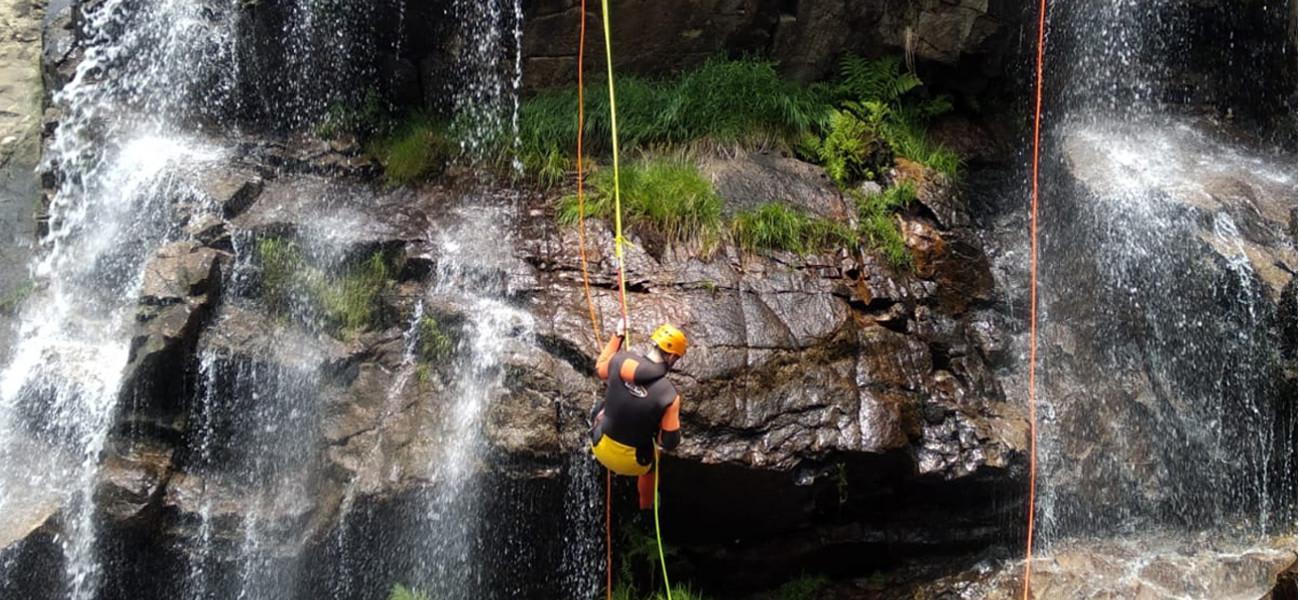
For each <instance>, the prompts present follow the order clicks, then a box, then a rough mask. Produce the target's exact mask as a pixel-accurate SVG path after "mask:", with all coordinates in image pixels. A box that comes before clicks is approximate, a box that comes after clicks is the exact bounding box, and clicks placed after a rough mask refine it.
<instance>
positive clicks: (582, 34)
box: [578, 0, 600, 352]
mask: <svg viewBox="0 0 1300 600" xmlns="http://www.w3.org/2000/svg"><path fill="white" fill-rule="evenodd" d="M579 12H580V14H581V16H579V17H578V256H580V257H581V258H582V289H583V293H584V294H585V295H586V296H587V312H588V314H589V315H590V316H591V334H592V337H593V338H594V339H595V340H596V351H597V352H600V323H599V319H597V317H596V303H595V302H593V301H592V300H591V276H590V275H588V273H587V227H586V222H585V220H586V216H587V210H586V198H585V196H583V193H582V182H583V179H584V177H585V175H586V174H585V173H584V172H583V170H582V133H583V127H584V124H585V122H584V120H583V117H584V115H583V108H584V107H583V98H582V61H583V52H584V50H585V49H586V47H587V0H582V7H581V9H580V10H579Z"/></svg>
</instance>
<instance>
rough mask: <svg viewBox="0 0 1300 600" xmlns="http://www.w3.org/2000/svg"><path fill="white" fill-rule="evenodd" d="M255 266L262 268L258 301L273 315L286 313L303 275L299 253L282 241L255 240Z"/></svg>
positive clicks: (276, 239)
mask: <svg viewBox="0 0 1300 600" xmlns="http://www.w3.org/2000/svg"><path fill="white" fill-rule="evenodd" d="M256 252H257V262H258V264H259V265H261V267H262V301H263V302H264V303H266V306H267V307H268V308H270V309H271V310H273V311H277V312H288V311H289V310H290V306H289V305H290V302H291V301H292V300H293V298H294V295H295V291H296V290H295V288H297V287H299V284H300V281H299V280H300V279H302V278H303V275H304V272H303V271H304V264H305V261H304V260H303V256H302V252H301V251H300V250H299V249H298V246H297V245H296V244H294V243H293V242H291V241H289V240H287V239H284V238H274V237H272V238H262V239H260V240H257V249H256Z"/></svg>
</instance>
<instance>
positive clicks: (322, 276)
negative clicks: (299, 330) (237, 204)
mask: <svg viewBox="0 0 1300 600" xmlns="http://www.w3.org/2000/svg"><path fill="white" fill-rule="evenodd" d="M255 253H256V258H257V263H258V265H259V266H260V267H261V297H262V301H263V303H264V304H265V305H266V307H267V309H268V310H270V311H271V312H273V313H276V314H280V315H286V316H290V317H295V318H299V319H309V320H314V319H319V320H320V321H321V322H323V323H324V325H325V327H326V330H327V331H329V332H331V333H332V334H334V335H338V336H342V337H348V336H352V335H355V334H356V333H357V332H360V331H363V330H366V329H370V328H373V327H378V326H382V325H383V324H384V323H385V322H386V321H387V318H388V315H387V314H386V313H385V310H384V302H383V294H384V293H385V292H387V290H388V289H389V287H390V285H391V283H392V279H393V277H394V275H395V274H396V269H395V268H394V267H393V265H392V263H391V261H390V260H389V257H388V256H387V255H386V254H385V253H384V252H383V251H382V250H376V251H375V252H373V253H371V254H370V255H369V256H367V257H366V258H364V259H363V260H359V261H355V262H352V263H350V264H346V265H344V266H343V268H342V269H341V272H340V273H338V274H327V273H326V272H325V271H323V270H322V269H321V268H319V267H317V266H315V265H312V264H310V263H309V261H308V260H307V259H306V257H305V255H304V254H303V252H302V250H301V249H300V248H299V247H298V245H297V244H296V243H294V242H293V241H290V240H287V239H284V238H278V237H269V238H263V239H260V240H258V241H257V245H256V248H255Z"/></svg>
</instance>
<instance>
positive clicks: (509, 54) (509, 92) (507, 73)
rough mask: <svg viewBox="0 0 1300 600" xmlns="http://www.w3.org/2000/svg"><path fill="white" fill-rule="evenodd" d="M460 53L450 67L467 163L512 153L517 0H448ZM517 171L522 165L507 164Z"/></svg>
mask: <svg viewBox="0 0 1300 600" xmlns="http://www.w3.org/2000/svg"><path fill="white" fill-rule="evenodd" d="M452 5H453V9H452V10H453V12H454V14H455V15H456V17H457V22H458V23H459V25H460V28H459V31H458V35H459V36H460V37H461V38H462V40H461V41H462V43H463V45H464V46H465V51H464V52H462V53H461V55H460V57H459V59H460V60H459V61H458V64H457V67H456V70H457V79H458V82H457V84H456V85H457V87H456V89H455V91H454V92H453V98H454V105H455V112H456V125H454V126H455V127H458V128H461V129H463V130H464V132H465V135H464V136H462V141H461V152H462V153H464V155H465V156H466V157H467V158H468V159H469V160H470V161H482V160H493V159H499V158H502V157H505V156H509V157H513V156H514V154H515V152H514V150H516V149H517V147H518V137H519V88H520V84H521V82H522V78H523V32H524V28H523V18H524V16H523V15H524V12H523V0H492V1H490V2H481V1H475V0H454V1H453V3H452ZM512 166H513V168H514V169H515V170H516V171H517V172H518V171H519V170H520V169H522V165H521V164H519V163H518V160H517V159H516V160H514V162H513V163H512Z"/></svg>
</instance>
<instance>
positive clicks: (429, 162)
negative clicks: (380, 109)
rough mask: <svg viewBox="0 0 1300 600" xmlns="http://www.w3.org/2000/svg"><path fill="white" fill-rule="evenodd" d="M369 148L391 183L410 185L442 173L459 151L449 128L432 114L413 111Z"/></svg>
mask: <svg viewBox="0 0 1300 600" xmlns="http://www.w3.org/2000/svg"><path fill="white" fill-rule="evenodd" d="M367 148H368V150H369V152H370V154H371V155H373V156H374V157H375V158H376V159H377V160H378V161H379V164H381V165H382V166H383V167H384V178H385V179H387V180H388V182H389V184H391V185H410V184H413V183H418V182H420V181H424V180H426V179H428V178H430V177H432V176H434V175H437V174H438V173H440V172H441V171H442V170H443V169H444V168H446V166H447V163H448V162H449V161H450V160H451V158H452V157H453V156H455V154H456V144H455V143H454V142H453V141H452V139H451V136H450V135H449V134H448V132H447V127H446V126H445V125H444V124H443V123H441V122H439V121H437V120H435V119H432V118H430V117H427V116H424V115H420V114H412V115H409V116H407V117H406V118H405V119H404V120H403V121H401V122H400V123H398V124H396V125H394V126H393V128H392V130H391V132H389V133H387V134H385V135H380V136H377V137H375V138H373V139H371V141H370V142H369V144H367Z"/></svg>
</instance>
